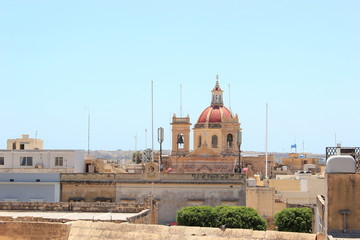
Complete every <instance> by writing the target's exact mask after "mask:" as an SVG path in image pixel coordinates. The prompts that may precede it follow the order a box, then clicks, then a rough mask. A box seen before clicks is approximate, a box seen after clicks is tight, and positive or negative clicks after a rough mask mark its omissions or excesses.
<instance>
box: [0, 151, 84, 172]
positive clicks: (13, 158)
mask: <svg viewBox="0 0 360 240" xmlns="http://www.w3.org/2000/svg"><path fill="white" fill-rule="evenodd" d="M0 157H4V165H0V172H7V171H8V172H13V171H11V170H10V169H19V170H20V171H19V172H21V169H31V171H34V172H36V171H38V172H42V170H41V169H54V170H58V171H57V172H77V173H81V172H85V166H84V165H85V163H84V161H85V159H84V158H85V154H84V151H83V150H15V151H13V150H1V151H0ZM21 157H32V166H21V165H20V159H21ZM56 157H63V166H55V158H56ZM36 166H39V168H36Z"/></svg>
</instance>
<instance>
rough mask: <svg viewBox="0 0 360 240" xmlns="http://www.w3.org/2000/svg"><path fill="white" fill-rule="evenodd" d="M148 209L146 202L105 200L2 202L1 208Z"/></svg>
mask: <svg viewBox="0 0 360 240" xmlns="http://www.w3.org/2000/svg"><path fill="white" fill-rule="evenodd" d="M145 209H147V207H146V204H144V203H141V204H140V203H134V204H124V203H123V204H120V203H105V202H100V203H97V202H58V203H53V202H0V210H4V211H11V210H23V211H60V212H63V211H73V212H109V211H111V212H116V213H138V212H141V211H143V210H145Z"/></svg>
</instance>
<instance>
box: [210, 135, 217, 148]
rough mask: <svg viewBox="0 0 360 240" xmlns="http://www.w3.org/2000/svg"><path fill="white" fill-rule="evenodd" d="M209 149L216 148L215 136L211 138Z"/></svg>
mask: <svg viewBox="0 0 360 240" xmlns="http://www.w3.org/2000/svg"><path fill="white" fill-rule="evenodd" d="M211 147H212V148H217V147H218V137H217V136H216V135H213V136H212V137H211Z"/></svg>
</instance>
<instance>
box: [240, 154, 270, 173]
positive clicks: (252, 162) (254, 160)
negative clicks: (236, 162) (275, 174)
mask: <svg viewBox="0 0 360 240" xmlns="http://www.w3.org/2000/svg"><path fill="white" fill-rule="evenodd" d="M265 159H266V156H265V155H259V156H242V157H241V161H242V164H243V166H244V167H247V168H249V169H251V171H252V172H253V173H254V174H260V175H261V176H262V177H264V176H265V169H266V166H265V162H266V161H265ZM274 166H275V158H274V155H268V168H267V169H268V170H267V171H268V176H269V177H270V176H271V171H272V169H273V168H274Z"/></svg>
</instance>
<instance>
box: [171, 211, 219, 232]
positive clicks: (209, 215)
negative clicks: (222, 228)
mask: <svg viewBox="0 0 360 240" xmlns="http://www.w3.org/2000/svg"><path fill="white" fill-rule="evenodd" d="M176 221H177V223H178V224H179V225H184V226H199V227H214V226H216V225H217V223H216V215H215V211H214V208H213V207H209V206H196V207H184V208H182V209H180V210H179V211H177V216H176Z"/></svg>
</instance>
